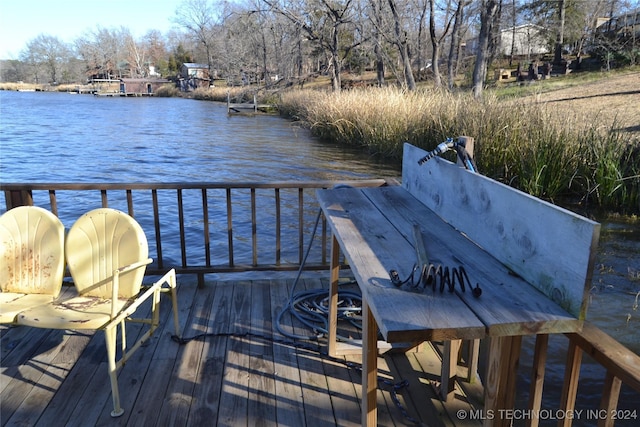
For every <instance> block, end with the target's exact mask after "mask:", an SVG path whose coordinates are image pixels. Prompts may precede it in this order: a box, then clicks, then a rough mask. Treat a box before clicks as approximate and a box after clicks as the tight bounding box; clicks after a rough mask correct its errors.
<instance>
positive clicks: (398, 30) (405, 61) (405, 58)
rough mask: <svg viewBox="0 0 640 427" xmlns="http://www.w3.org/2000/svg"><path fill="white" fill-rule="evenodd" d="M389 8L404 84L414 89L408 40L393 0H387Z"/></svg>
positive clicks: (414, 83)
mask: <svg viewBox="0 0 640 427" xmlns="http://www.w3.org/2000/svg"><path fill="white" fill-rule="evenodd" d="M388 3H389V8H390V9H391V15H392V16H393V23H394V36H395V37H394V38H393V44H395V45H396V46H397V48H398V50H399V52H400V59H401V60H402V70H403V73H404V84H405V85H406V87H407V89H409V90H415V89H416V81H415V79H414V78H413V70H412V69H411V57H410V56H409V40H408V34H407V32H406V31H404V30H403V29H402V28H403V25H402V20H401V19H400V14H399V13H398V6H397V5H396V1H395V0H388Z"/></svg>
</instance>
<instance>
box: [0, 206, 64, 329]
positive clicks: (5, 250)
mask: <svg viewBox="0 0 640 427" xmlns="http://www.w3.org/2000/svg"><path fill="white" fill-rule="evenodd" d="M63 276H64V226H63V225H62V223H61V222H60V220H59V219H58V218H57V217H56V216H55V215H54V214H52V213H51V212H49V211H48V210H45V209H42V208H39V207H36V206H20V207H17V208H14V209H11V210H9V211H7V212H5V213H4V214H3V215H2V216H1V217H0V290H1V291H2V292H0V323H15V321H16V316H17V315H18V313H20V312H21V311H23V310H26V309H29V308H32V307H36V306H39V305H43V304H47V303H50V302H51V301H53V300H55V299H56V298H57V297H58V295H59V294H60V290H61V289H62V278H63Z"/></svg>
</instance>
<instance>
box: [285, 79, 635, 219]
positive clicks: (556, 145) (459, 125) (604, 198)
mask: <svg viewBox="0 0 640 427" xmlns="http://www.w3.org/2000/svg"><path fill="white" fill-rule="evenodd" d="M279 108H280V111H281V114H284V115H287V116H289V117H292V118H294V119H297V120H300V121H301V122H302V123H304V124H306V125H307V126H308V127H309V128H310V129H311V131H312V132H313V134H315V135H317V136H319V137H321V138H324V139H326V140H330V141H334V142H338V143H344V144H352V145H359V146H362V147H365V148H366V149H367V150H368V151H369V152H370V153H373V154H378V155H382V156H388V157H391V158H393V159H394V160H397V159H399V158H401V155H402V144H403V143H404V142H405V141H406V142H409V143H411V144H413V145H416V146H419V147H422V148H424V149H427V150H431V149H433V148H434V147H435V146H436V145H437V144H438V143H440V142H442V141H444V140H445V139H446V138H447V137H457V136H460V135H467V136H471V137H473V138H475V141H476V145H475V153H474V154H475V158H476V163H477V164H478V168H479V169H480V171H481V173H483V174H485V175H487V176H490V177H493V178H495V179H497V180H500V181H502V182H505V183H507V184H509V185H511V186H514V187H516V188H519V189H521V190H523V191H526V192H528V193H529V194H532V195H534V196H538V197H541V198H545V199H547V200H551V201H553V202H557V201H559V200H563V201H566V200H571V201H576V200H579V201H581V202H582V203H583V204H590V205H592V206H593V205H596V206H598V207H604V208H607V209H610V210H616V211H620V212H624V213H640V196H639V193H640V175H639V171H640V148H639V147H640V141H638V139H637V138H636V139H635V140H633V141H629V140H628V139H624V138H623V135H622V134H621V133H620V132H619V131H616V130H615V126H612V125H611V124H610V123H609V124H607V123H606V122H604V121H603V120H601V119H600V118H599V117H597V116H586V115H582V114H581V113H580V112H559V111H557V110H556V109H553V108H551V107H549V106H548V105H546V104H538V103H535V102H523V101H504V100H498V99H497V98H495V97H491V96H487V97H485V99H483V100H482V101H478V100H475V99H473V98H472V97H471V96H469V95H467V94H455V93H450V92H445V91H415V92H404V91H402V90H399V89H395V88H383V89H362V90H351V91H343V92H341V93H339V94H335V93H328V92H321V91H313V90H307V91H293V92H286V93H283V94H282V95H281V97H280V100H279Z"/></svg>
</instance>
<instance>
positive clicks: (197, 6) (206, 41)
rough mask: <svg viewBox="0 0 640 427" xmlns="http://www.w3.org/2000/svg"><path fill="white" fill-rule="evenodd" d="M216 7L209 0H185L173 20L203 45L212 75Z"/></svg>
mask: <svg viewBox="0 0 640 427" xmlns="http://www.w3.org/2000/svg"><path fill="white" fill-rule="evenodd" d="M215 12H216V9H215V8H214V7H213V5H212V4H211V3H209V2H208V0H184V1H183V2H182V3H180V5H179V6H178V9H177V10H176V14H175V17H174V19H173V21H174V22H175V23H176V24H178V25H180V26H181V27H183V28H184V29H186V30H187V31H188V32H189V34H191V36H192V37H194V39H196V40H197V41H198V43H199V44H200V45H201V46H202V47H203V49H204V51H205V55H206V57H207V65H208V67H209V75H212V68H213V66H212V63H213V50H214V44H215V35H214V32H213V27H214V25H215V24H216V14H215Z"/></svg>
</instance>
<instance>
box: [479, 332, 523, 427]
mask: <svg viewBox="0 0 640 427" xmlns="http://www.w3.org/2000/svg"><path fill="white" fill-rule="evenodd" d="M521 347H522V337H521V336H515V337H490V338H489V364H488V366H487V380H486V384H485V387H484V394H485V397H484V399H485V400H484V412H485V414H486V417H485V421H484V424H483V425H485V426H493V427H503V426H504V427H508V426H510V425H511V422H512V420H510V419H506V417H504V415H505V414H506V413H508V412H505V411H504V410H505V409H513V407H514V403H515V394H516V379H517V370H518V363H519V361H520V349H521Z"/></svg>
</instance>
